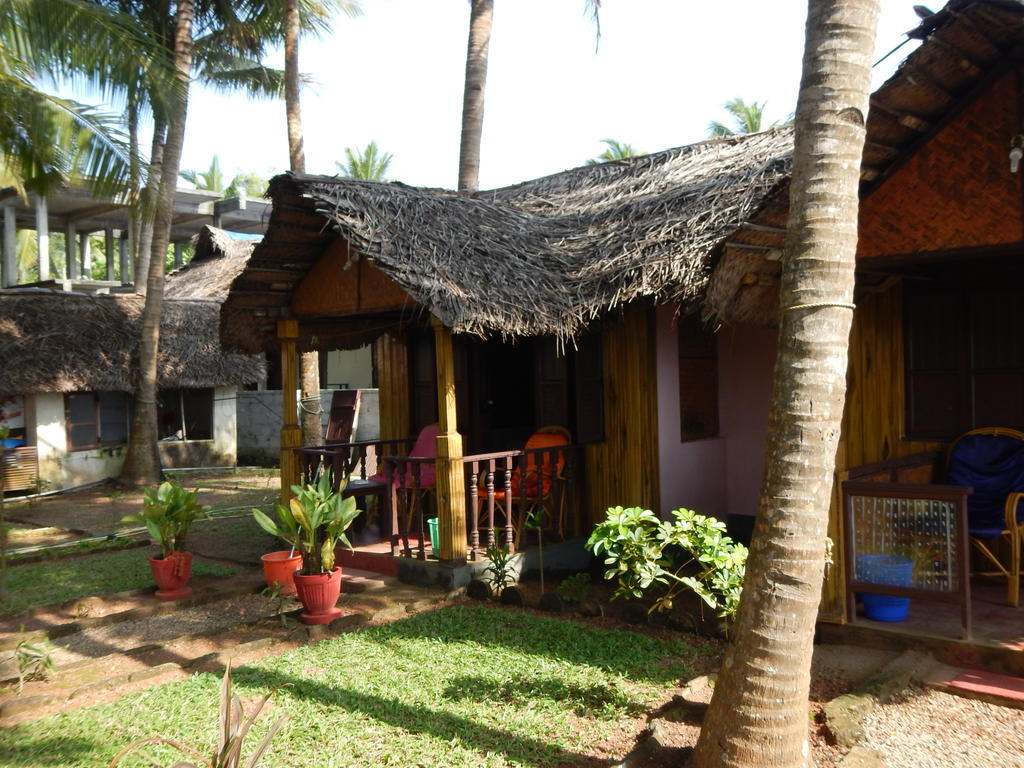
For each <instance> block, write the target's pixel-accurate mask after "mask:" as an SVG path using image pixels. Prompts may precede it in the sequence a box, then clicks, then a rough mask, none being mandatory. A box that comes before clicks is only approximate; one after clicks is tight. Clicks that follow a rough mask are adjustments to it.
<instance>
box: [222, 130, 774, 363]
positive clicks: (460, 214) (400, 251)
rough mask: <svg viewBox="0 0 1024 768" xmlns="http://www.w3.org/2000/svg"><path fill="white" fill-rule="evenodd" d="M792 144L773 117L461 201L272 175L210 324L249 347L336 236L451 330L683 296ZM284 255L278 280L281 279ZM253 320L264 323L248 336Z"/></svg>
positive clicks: (574, 327)
mask: <svg viewBox="0 0 1024 768" xmlns="http://www.w3.org/2000/svg"><path fill="white" fill-rule="evenodd" d="M791 147H792V132H791V130H790V129H788V128H782V129H776V130H772V131H768V132H765V133H760V134H754V135H749V136H740V137H733V138H728V139H718V140H714V141H705V142H700V143H698V144H693V145H690V146H687V147H680V148H678V149H670V150H666V151H664V152H658V153H655V154H651V155H645V156H643V157H638V158H632V159H629V160H622V161H617V162H612V163H605V164H601V165H593V166H584V167H582V168H576V169H573V170H570V171H564V172H562V173H558V174H555V175H553V176H548V177H545V178H542V179H537V180H534V181H530V182H527V183H525V184H519V185H516V186H513V187H506V188H504V189H498V190H493V191H488V192H480V193H478V194H477V195H476V196H475V197H472V198H469V197H462V196H459V195H457V194H455V193H453V192H446V191H441V190H433V189H418V188H414V187H409V186H406V185H404V184H397V183H391V184H381V183H374V182H365V181H356V180H352V179H340V178H333V177H324V176H300V175H291V174H287V175H284V176H278V177H277V178H275V179H273V180H272V181H271V184H270V196H271V197H272V198H273V200H274V210H273V213H272V214H271V219H270V225H269V227H268V230H267V234H266V236H265V237H264V240H263V242H262V243H261V245H260V246H258V247H257V248H256V250H255V251H254V253H253V255H252V258H251V260H250V262H249V265H248V267H247V269H246V271H244V272H243V273H242V274H241V275H240V276H239V278H238V279H237V280H236V281H235V283H234V285H233V287H232V292H231V294H230V295H229V297H228V300H227V302H226V304H225V326H226V327H225V328H224V329H223V333H224V336H225V339H226V340H227V341H229V342H230V343H234V344H240V345H243V346H245V347H246V348H248V349H250V350H252V349H255V348H256V347H257V346H258V345H259V344H261V343H262V344H264V345H265V344H267V342H268V340H272V338H273V335H272V331H273V321H274V320H275V319H276V318H277V317H278V316H280V314H281V313H282V312H283V310H285V308H286V307H287V304H288V298H289V296H290V291H289V288H293V287H294V286H295V285H296V284H297V283H298V281H299V280H301V278H302V277H303V276H304V275H305V272H306V271H307V270H308V268H309V266H310V265H311V264H312V263H313V262H315V260H316V258H317V257H318V256H319V255H320V253H322V252H323V249H324V248H325V246H326V244H327V243H328V242H329V241H330V240H331V239H333V237H334V236H335V235H341V236H342V237H343V238H344V239H345V240H346V241H347V242H348V243H349V244H350V245H351V246H352V249H353V252H354V253H355V254H358V255H359V256H361V257H364V258H369V259H372V260H373V263H374V264H375V265H376V266H377V267H378V268H379V269H380V270H381V271H382V272H384V273H385V274H386V275H387V276H389V277H390V278H391V279H392V280H393V281H394V282H395V283H397V284H398V285H399V286H400V287H401V288H402V289H404V290H405V292H406V293H407V294H408V295H409V297H410V298H411V300H412V301H413V302H415V304H416V305H418V307H419V308H420V309H421V310H422V311H424V312H429V313H430V314H433V315H435V316H437V317H438V318H439V319H440V320H441V321H442V322H443V323H445V325H447V326H448V327H450V328H451V329H453V330H454V331H457V332H462V333H472V334H478V335H486V334H489V333H499V334H502V335H505V336H526V335H539V334H551V335H555V336H558V337H561V338H566V337H571V336H573V335H574V334H576V333H577V332H579V331H580V330H581V329H582V328H583V326H584V325H585V324H586V323H588V322H589V321H591V320H592V319H594V318H596V317H598V316H599V315H601V314H602V313H604V312H607V311H608V310H610V309H613V308H615V307H618V306H621V305H624V304H627V303H629V302H631V301H634V300H637V299H641V298H653V299H656V300H661V301H675V300H682V301H686V300H692V299H695V298H697V297H699V296H700V295H701V294H702V292H703V290H704V288H705V286H706V283H707V279H708V276H709V274H710V267H711V261H710V255H711V253H712V252H713V250H714V248H715V247H716V245H717V244H718V243H720V242H721V241H722V240H723V239H724V238H725V237H727V236H728V235H729V234H731V233H732V232H734V231H735V230H736V228H737V227H738V226H739V225H740V224H741V223H742V222H743V221H745V220H746V219H748V218H750V217H751V216H752V215H753V214H754V213H756V211H757V210H758V209H759V207H760V206H761V205H762V204H763V202H764V201H765V199H766V198H767V197H768V196H769V195H770V193H771V192H772V191H773V190H774V189H775V188H776V187H777V185H778V184H779V183H780V181H782V180H784V179H785V178H786V177H787V173H788V169H789V162H790V155H791ZM286 267H287V268H290V269H292V270H293V272H292V274H291V276H290V277H289V276H287V275H285V276H282V272H283V271H284V268H286ZM264 274H265V275H268V276H267V277H265V278H263V277H262V275H264ZM261 288H262V289H263V290H264V293H263V296H262V299H263V300H262V301H261V297H260V296H259V295H258V294H259V293H260V289H261ZM254 310H257V311H254ZM254 322H255V323H257V324H261V327H262V329H263V333H262V334H257V335H256V336H255V337H254V335H253V333H252V331H253V328H252V323H254Z"/></svg>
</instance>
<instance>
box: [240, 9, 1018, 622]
mask: <svg viewBox="0 0 1024 768" xmlns="http://www.w3.org/2000/svg"><path fill="white" fill-rule="evenodd" d="M909 34H910V37H911V38H913V39H914V40H919V41H920V44H919V46H918V47H917V49H916V50H914V51H913V52H912V53H911V54H910V55H909V56H908V57H907V58H906V60H905V61H904V62H903V64H902V65H901V66H900V68H899V70H898V71H897V72H896V74H895V75H894V76H893V77H892V78H891V79H890V80H889V81H888V82H887V83H885V84H884V85H883V86H882V87H881V88H880V89H879V90H878V91H876V92H875V93H874V94H873V96H872V98H871V111H870V115H869V118H868V125H867V127H868V137H867V138H868V140H867V144H866V147H865V151H864V158H863V168H862V180H863V184H862V200H863V204H862V210H861V227H860V246H859V252H858V284H857V294H856V302H857V309H856V313H855V320H854V327H853V332H852V336H851V347H850V373H849V383H850V386H849V394H848V400H847V408H846V414H845V417H844V426H843V437H842V440H841V443H840V448H839V455H838V463H837V465H838V468H839V471H838V475H837V478H838V479H839V481H840V483H838V484H837V490H836V496H835V501H834V504H833V509H832V524H831V536H832V539H833V540H834V541H835V542H836V544H837V548H836V558H837V563H836V566H837V567H835V568H832V569H831V570H830V576H829V579H828V583H827V586H826V590H825V595H824V599H823V604H822V616H823V618H827V619H831V620H835V621H839V622H841V621H844V620H846V619H847V618H848V616H849V606H848V600H847V597H846V592H845V588H844V587H845V585H844V581H843V574H844V568H845V567H846V566H847V565H848V564H847V563H845V562H844V561H843V557H844V551H843V545H844V544H845V543H846V542H845V539H844V534H845V532H844V530H843V525H842V505H841V504H840V495H841V487H842V486H841V481H842V480H843V479H845V478H846V477H848V476H849V475H850V474H851V472H852V473H853V474H855V475H856V474H858V472H859V470H858V468H859V467H861V466H863V465H866V464H871V463H874V462H878V461H882V460H893V459H898V458H901V457H907V456H913V455H915V454H918V453H920V452H921V451H922V450H928V449H940V448H941V447H942V446H943V445H944V444H946V443H947V442H948V441H949V440H951V439H953V438H954V437H955V436H956V435H957V434H958V433H960V432H962V431H963V430H964V429H966V428H969V427H971V426H976V425H982V423H983V422H987V423H999V424H1000V425H1003V426H1010V427H1017V428H1021V427H1024V389H1022V387H1024V355H1022V353H1021V350H1024V343H1020V342H1019V341H1018V340H1017V339H1016V336H1017V334H1018V329H1019V328H1020V327H1021V324H1020V323H1019V322H1017V321H1016V320H1015V318H1016V315H1015V314H1014V313H1015V312H1018V311H1019V310H1018V309H1017V307H1019V306H1022V305H1024V304H1022V302H1021V301H1019V299H1020V298H1021V297H1020V296H1018V294H1019V293H1020V289H1019V287H1018V286H1019V285H1020V284H1021V283H1020V282H1019V281H1018V280H1017V279H1016V276H1017V275H1016V273H1017V271H1018V269H1019V266H1018V264H1019V255H1020V253H1021V249H1022V241H1024V210H1022V203H1021V201H1022V193H1024V188H1022V184H1021V177H1022V174H1024V163H1021V166H1020V168H1019V169H1018V170H1016V171H1012V170H1011V164H1010V154H1011V149H1013V148H1015V147H1020V146H1022V145H1024V65H1022V62H1021V53H1022V47H1021V40H1022V34H1024V6H1021V4H1020V3H1018V2H1005V1H1003V0H953V1H952V2H951V3H949V5H948V6H947V7H946V8H945V9H943V10H942V11H940V12H938V13H936V14H933V15H931V16H929V17H928V18H926V19H924V20H923V21H922V23H921V25H920V27H919V28H918V29H916V30H914V31H912V32H911V33H909ZM790 155H791V134H790V133H789V131H788V130H787V129H779V130H774V131H769V132H766V133H763V134H757V135H752V136H747V137H742V138H734V139H728V140H724V141H711V142H702V143H700V144H696V145H692V146H689V147H683V148H679V149H674V150H669V151H666V152H661V153H656V154H653V155H648V156H645V157H641V158H635V159H631V160H624V161H619V162H615V163H608V164H603V165H598V166H590V167H585V168H579V169H574V170H570V171H566V172H564V173H560V174H556V175H554V176H550V177H547V178H544V179H539V180H535V181H530V182H526V183H525V184H520V185H517V186H513V187H508V188H505V189H499V190H494V191H487V192H480V193H477V194H476V195H474V196H473V197H469V198H466V197H459V196H457V195H455V194H453V193H451V192H446V191H443V190H429V189H414V188H411V187H407V186H404V185H401V184H374V183H369V182H358V181H352V180H342V179H331V178H325V177H311V176H282V177H278V178H277V179H275V180H274V181H273V182H272V184H271V188H270V195H271V197H272V198H273V201H274V210H273V214H272V216H271V220H270V226H269V229H268V232H267V237H266V239H265V240H264V242H263V244H262V245H261V246H260V247H259V248H257V250H256V251H255V252H254V254H253V257H252V259H251V260H250V262H249V265H248V267H247V269H246V270H245V272H243V273H242V274H241V275H240V276H239V278H238V279H237V280H236V281H235V283H234V285H233V286H232V290H231V294H230V296H229V298H228V300H227V302H226V303H225V305H224V315H223V325H222V334H223V337H224V339H225V341H226V342H227V343H229V344H232V345H238V346H240V347H241V348H243V349H246V350H247V351H250V352H254V351H257V350H260V349H271V348H280V349H282V350H284V356H285V358H289V359H293V358H292V355H293V352H294V350H295V349H296V348H302V349H309V348H314V347H321V348H331V347H334V346H346V345H356V344H360V343H364V342H366V341H368V340H372V339H375V340H376V349H377V370H378V374H379V383H380V387H381V410H382V432H383V433H384V434H385V436H389V437H405V436H406V435H407V434H408V433H409V432H410V431H412V430H413V429H414V428H415V427H416V426H418V425H419V424H421V423H425V422H426V421H427V420H429V419H431V418H433V417H434V415H435V414H436V413H438V412H440V416H441V424H442V426H444V425H445V424H447V425H448V429H446V430H445V433H446V436H445V437H444V438H443V440H442V443H443V444H445V445H446V446H447V447H446V448H443V449H442V451H441V455H442V456H443V455H445V451H447V456H448V457H450V458H451V459H452V460H456V461H457V457H458V456H459V455H460V454H459V452H458V442H459V441H458V440H457V439H456V437H455V434H454V433H455V429H454V424H455V423H456V419H457V423H458V425H459V427H460V429H459V431H460V432H463V433H464V434H465V436H466V438H467V440H468V442H469V443H470V444H471V447H472V450H474V451H488V450H493V449H495V448H498V447H501V446H495V445H492V444H491V443H492V442H495V441H497V442H500V440H498V435H497V432H496V430H494V429H490V431H488V429H487V418H488V414H487V406H488V402H487V401H488V399H491V398H489V397H488V393H493V392H494V391H495V390H494V388H493V387H491V389H488V388H487V387H488V385H487V383H486V380H487V379H488V377H489V378H491V379H495V380H497V381H505V382H508V383H509V387H510V388H511V389H512V390H514V391H518V392H527V391H532V392H533V393H534V395H533V400H534V405H533V411H532V415H533V424H532V426H533V427H536V426H539V425H541V424H542V423H550V422H551V421H556V420H558V421H561V422H562V423H564V424H567V425H569V426H571V428H572V429H573V432H574V438H575V439H576V441H577V442H580V443H583V444H584V449H583V450H584V462H583V463H584V465H585V467H584V468H585V473H584V474H582V475H581V476H582V477H583V478H584V479H583V481H582V483H581V485H582V488H581V494H580V496H581V499H582V501H581V504H582V506H581V521H582V522H583V523H588V522H592V521H593V519H594V518H595V517H596V516H598V515H600V514H601V513H602V512H603V510H604V508H605V507H606V506H608V505H610V504H641V505H646V506H649V507H652V508H655V509H659V510H661V511H662V512H664V511H667V510H669V509H671V508H673V507H676V506H689V507H692V508H696V509H698V510H699V511H703V512H710V513H712V514H717V515H720V516H735V515H743V514H745V515H752V514H753V513H754V511H755V510H756V498H757V488H758V484H759V481H760V477H761V466H762V460H763V459H762V455H761V454H762V451H763V434H764V429H765V423H766V421H767V407H768V390H769V388H770V379H771V367H772V364H773V360H774V348H775V339H774V331H773V330H772V326H774V324H775V322H774V321H775V314H776V312H777V294H778V275H779V273H780V271H781V264H780V258H781V254H782V247H783V244H784V240H785V226H786V218H787V212H788V186H787V185H788V169H789V163H790ZM993 297H995V298H993ZM990 299H992V300H990ZM695 312H696V313H697V315H699V316H700V317H701V318H702V319H703V321H704V322H703V323H700V322H697V320H696V317H695V315H694V313H695ZM431 318H433V319H434V321H435V322H434V331H433V336H431V334H430V332H429V331H428V320H429V319H431ZM709 330H713V331H714V335H713V336H710V335H709ZM983 331H984V333H983ZM986 334H987V335H986ZM453 336H454V343H453V341H452V339H453ZM591 338H593V339H599V341H597V342H594V344H593V346H591V345H590V343H589V341H588V340H589V339H591ZM915 338H916V339H918V342H921V340H928V339H931V340H933V342H937V343H932V344H931V346H930V347H928V349H931V350H932V352H934V355H933V356H932V357H931V358H928V359H923V358H922V357H921V355H920V354H919V352H920V350H921V349H924V348H925V347H923V346H921V344H920V343H918V344H917V346H915V342H914V339H915ZM477 339H484V341H477ZM982 341H984V344H982ZM432 343H433V344H434V347H433V348H432ZM972 345H973V346H972ZM527 346H528V347H529V349H526V347H527ZM593 349H597V350H599V354H598V353H595V352H593V351H592V350H593ZM915 350H917V351H915ZM972 350H973V352H972ZM974 353H978V354H981V353H984V355H987V358H986V359H987V360H989V363H988V364H987V367H979V366H978V365H974V364H972V362H971V361H972V359H973V358H972V357H971V355H972V354H974ZM435 354H436V360H437V361H438V364H437V365H434V364H433V360H434V357H433V355H435ZM588 355H589V356H590V357H588ZM559 360H562V361H565V362H564V363H560V362H558V361H559ZM595 360H596V361H597V362H596V363H595V362H594V361H595ZM592 363H593V364H592ZM284 364H286V365H287V364H289V363H288V360H287V359H285V360H284ZM587 370H594V371H597V372H599V373H598V375H596V376H594V377H593V378H591V379H590V380H589V382H588V380H587V377H586V376H583V377H582V378H581V377H580V375H579V374H580V371H587ZM563 371H568V380H567V379H566V376H565V375H564V374H563ZM527 372H528V375H527ZM549 374H550V375H549ZM292 375H294V374H292ZM481 377H483V378H481ZM574 377H575V378H574ZM292 380H293V381H294V379H292ZM435 391H436V392H440V393H442V397H441V404H440V408H438V407H437V406H433V407H432V406H431V403H432V402H433V399H434V393H435ZM594 393H599V397H600V399H599V400H596V399H592V397H593V395H594ZM287 407H288V406H286V408H287ZM292 410H294V406H292ZM595 414H599V415H600V419H601V423H600V429H594V430H591V428H592V427H593V425H594V424H595V423H597V422H596V421H595ZM516 437H521V435H516ZM297 441H298V432H297V430H296V429H295V428H294V426H289V427H286V429H285V432H284V434H283V436H282V446H283V447H284V448H283V450H284V451H285V453H284V455H283V457H282V466H283V468H284V473H285V477H286V478H290V477H292V476H293V472H294V468H293V466H292V465H290V464H289V463H288V462H289V461H291V459H290V458H289V453H290V448H291V447H292V446H295V445H297ZM488 441H491V442H488ZM442 461H444V460H442ZM458 479H459V478H458V477H455V476H454V475H453V487H454V485H457V484H458V483H457V481H458ZM447 509H448V511H447V512H446V511H445V507H444V505H442V523H443V524H445V523H446V524H447V528H448V531H449V532H450V535H449V538H448V539H447V544H446V545H443V547H446V548H443V549H442V555H444V556H447V557H457V556H459V555H460V553H462V552H465V548H466V543H465V538H464V537H463V533H462V529H461V523H460V522H459V520H460V519H464V517H463V516H462V514H461V509H460V508H458V507H455V506H449V507H448V508H447ZM453 510H454V511H453ZM445 515H448V519H447V521H446V518H445ZM456 518H458V519H456ZM581 527H585V525H584V526H581Z"/></svg>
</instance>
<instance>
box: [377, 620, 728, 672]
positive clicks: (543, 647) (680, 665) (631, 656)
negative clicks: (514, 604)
mask: <svg viewBox="0 0 1024 768" xmlns="http://www.w3.org/2000/svg"><path fill="white" fill-rule="evenodd" d="M375 632H376V634H377V636H378V638H379V639H381V640H386V639H387V638H394V637H398V638H402V637H404V638H411V639H412V638H429V639H433V640H441V641H446V642H456V643H458V642H470V643H475V644H478V645H485V646H489V647H494V648H504V649H508V650H511V651H518V652H520V653H527V654H530V655H535V656H545V657H547V658H550V659H555V660H558V661H563V662H567V663H570V664H574V665H580V666H588V667H593V668H596V669H600V670H602V671H604V672H608V673H611V674H615V675H622V676H624V677H628V678H629V679H631V680H634V681H636V682H650V683H656V684H659V685H664V684H673V683H676V682H678V681H679V679H680V678H681V677H684V676H687V675H689V676H692V673H693V668H692V662H693V657H695V656H697V655H699V654H701V653H702V651H701V650H700V649H695V648H693V647H692V646H688V645H686V644H685V643H683V642H682V641H679V642H675V641H672V640H663V639H657V638H652V637H650V636H648V635H643V634H640V633H637V632H627V631H622V630H612V629H600V628H596V627H593V626H591V625H589V624H585V623H582V622H576V621H572V620H569V619H564V618H559V619H555V618H547V617H544V616H534V615H532V614H528V613H523V612H520V611H517V610H509V609H503V608H492V607H490V606H475V605H469V606H451V607H448V608H441V609H439V610H437V611H431V612H427V613H421V614H417V615H415V616H413V617H411V618H409V619H405V620H403V621H398V622H395V623H394V624H389V625H387V626H385V627H381V628H379V630H376V631H375ZM708 652H710V649H709V650H708Z"/></svg>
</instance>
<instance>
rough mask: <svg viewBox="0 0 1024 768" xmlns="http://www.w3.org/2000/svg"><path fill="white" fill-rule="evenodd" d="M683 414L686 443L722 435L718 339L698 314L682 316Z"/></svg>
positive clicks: (681, 413) (680, 378)
mask: <svg viewBox="0 0 1024 768" xmlns="http://www.w3.org/2000/svg"><path fill="white" fill-rule="evenodd" d="M677 333H678V337H679V414H680V435H681V439H682V441H683V442H687V441H689V440H703V439H704V438H708V437H716V436H717V435H718V342H717V340H716V339H715V334H714V333H712V332H711V331H710V330H708V328H706V327H705V326H704V324H703V323H701V321H700V318H699V317H697V316H696V315H691V316H689V317H682V318H680V319H679V324H678V329H677Z"/></svg>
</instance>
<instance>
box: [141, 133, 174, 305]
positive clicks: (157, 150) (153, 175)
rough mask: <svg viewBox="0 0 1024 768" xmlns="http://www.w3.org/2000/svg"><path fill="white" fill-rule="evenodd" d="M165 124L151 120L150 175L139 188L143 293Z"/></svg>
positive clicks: (162, 157)
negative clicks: (140, 192) (142, 188)
mask: <svg viewBox="0 0 1024 768" xmlns="http://www.w3.org/2000/svg"><path fill="white" fill-rule="evenodd" d="M166 140H167V125H166V124H165V123H164V122H163V121H162V120H160V119H155V120H154V121H153V142H152V144H151V146H150V150H149V175H148V177H147V178H146V188H145V189H144V190H142V199H141V210H140V215H139V222H140V223H139V228H138V229H137V230H136V233H137V237H136V239H137V241H138V242H137V243H136V244H135V272H134V273H133V274H134V277H135V292H136V293H138V294H140V295H142V296H145V295H146V291H147V282H148V279H149V254H150V250H151V249H152V247H153V222H154V218H155V216H156V204H157V195H158V194H159V193H160V175H161V170H162V169H163V162H164V144H165V142H166Z"/></svg>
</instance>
